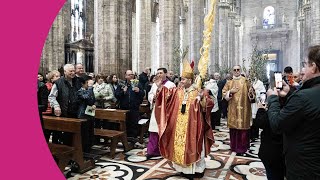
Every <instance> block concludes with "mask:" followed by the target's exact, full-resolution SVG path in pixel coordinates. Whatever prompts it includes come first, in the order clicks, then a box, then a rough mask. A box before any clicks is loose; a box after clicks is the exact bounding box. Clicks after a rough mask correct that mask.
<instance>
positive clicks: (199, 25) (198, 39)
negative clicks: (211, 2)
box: [188, 0, 204, 72]
mask: <svg viewBox="0 0 320 180" xmlns="http://www.w3.org/2000/svg"><path fill="white" fill-rule="evenodd" d="M202 3H203V2H202V1H195V0H193V1H191V2H190V8H189V12H188V13H189V17H190V21H189V22H188V27H189V28H190V29H189V51H190V53H189V59H190V61H191V60H194V64H195V66H194V69H195V71H196V72H197V71H198V67H197V66H198V62H199V60H200V48H201V46H202V37H203V31H202V30H203V28H204V27H203V26H204V23H203V18H204V6H203V4H202Z"/></svg>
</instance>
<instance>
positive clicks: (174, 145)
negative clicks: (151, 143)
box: [155, 86, 214, 166]
mask: <svg viewBox="0 0 320 180" xmlns="http://www.w3.org/2000/svg"><path fill="white" fill-rule="evenodd" d="M197 95H198V91H197V90H196V89H195V88H194V87H193V86H191V87H190V88H189V89H188V90H184V89H179V88H172V89H167V88H166V87H163V88H162V89H161V91H160V92H159V93H158V94H157V97H156V105H155V108H156V109H155V116H156V120H157V123H158V127H159V149H160V153H161V155H162V156H163V157H164V158H166V159H168V160H170V161H172V162H174V163H176V164H179V165H182V166H188V165H190V164H192V163H195V162H197V161H198V160H199V159H200V155H201V151H202V150H203V149H202V147H203V142H204V144H205V146H204V147H205V155H208V154H209V153H210V147H211V146H212V144H213V143H214V139H213V132H212V128H211V120H210V114H211V110H212V108H213V101H212V99H211V98H210V97H209V96H207V97H204V100H202V103H201V104H203V105H202V106H201V105H200V102H199V101H198V99H197V98H196V97H197ZM183 101H185V102H186V111H185V113H181V106H182V102H183ZM203 116H205V117H206V118H205V119H204V117H203Z"/></svg>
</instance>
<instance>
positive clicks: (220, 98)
mask: <svg viewBox="0 0 320 180" xmlns="http://www.w3.org/2000/svg"><path fill="white" fill-rule="evenodd" d="M226 83H227V80H226V79H224V80H221V81H218V84H217V85H218V96H217V98H218V101H222V89H223V88H224V85H226Z"/></svg>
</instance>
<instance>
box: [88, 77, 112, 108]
mask: <svg viewBox="0 0 320 180" xmlns="http://www.w3.org/2000/svg"><path fill="white" fill-rule="evenodd" d="M93 87H94V88H93V92H94V96H95V99H96V103H95V105H96V107H98V108H110V107H111V104H112V101H113V99H114V94H113V91H112V88H111V86H110V85H109V84H107V83H105V76H104V75H102V74H98V75H97V76H96V83H95V85H94V86H93Z"/></svg>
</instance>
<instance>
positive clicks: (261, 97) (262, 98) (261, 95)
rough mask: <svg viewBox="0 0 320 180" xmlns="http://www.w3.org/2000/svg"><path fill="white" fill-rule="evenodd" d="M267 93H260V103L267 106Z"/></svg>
mask: <svg viewBox="0 0 320 180" xmlns="http://www.w3.org/2000/svg"><path fill="white" fill-rule="evenodd" d="M266 97H267V96H266V92H261V93H260V102H261V104H262V105H265V104H266Z"/></svg>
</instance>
